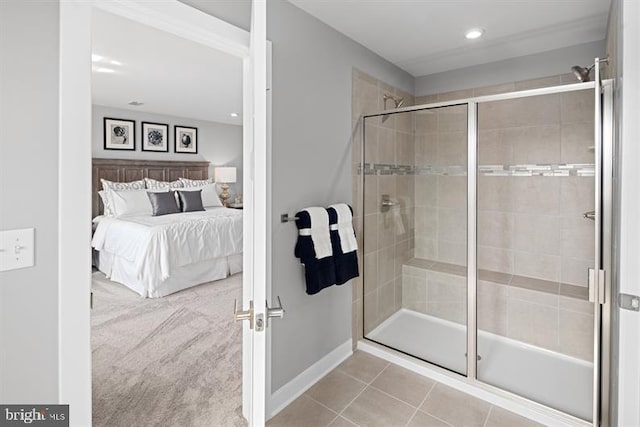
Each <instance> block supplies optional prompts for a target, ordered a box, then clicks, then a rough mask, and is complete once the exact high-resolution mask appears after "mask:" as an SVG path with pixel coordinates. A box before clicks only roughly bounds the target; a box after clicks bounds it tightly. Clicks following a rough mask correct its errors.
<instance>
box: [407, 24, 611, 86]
mask: <svg viewBox="0 0 640 427" xmlns="http://www.w3.org/2000/svg"><path fill="white" fill-rule="evenodd" d="M606 23H607V14H598V15H593V16H589V17H586V18H583V19H580V20H576V21H573V22H569V23H562V24H556V25H550V26H547V27H543V28H537V29H535V30H532V31H528V32H524V33H520V34H516V35H512V36H508V37H502V38H500V39H495V40H490V41H489V40H487V41H484V40H479V41H478V42H476V43H473V44H471V45H468V46H464V47H461V48H457V49H450V50H445V51H441V52H437V53H434V54H432V55H428V56H426V57H418V58H413V59H409V60H405V61H399V62H397V64H396V65H398V66H399V67H400V68H402V69H404V70H405V71H407V72H408V73H410V74H412V75H414V76H416V77H419V76H424V75H429V74H435V73H440V72H443V71H449V70H454V69H458V68H465V67H469V66H472V65H479V64H486V63H490V62H496V61H501V60H504V59H508V58H514V57H519V56H525V55H531V54H536V53H540V52H545V51H547V50H551V49H560V48H563V47H568V46H573V45H575V43H573V42H570V41H571V40H582V43H589V42H594V41H600V40H602V34H604V33H605V32H606ZM563 41H564V42H563Z"/></svg>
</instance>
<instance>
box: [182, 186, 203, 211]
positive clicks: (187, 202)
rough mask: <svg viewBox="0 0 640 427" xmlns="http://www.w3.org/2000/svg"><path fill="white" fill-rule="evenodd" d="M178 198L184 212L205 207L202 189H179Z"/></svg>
mask: <svg viewBox="0 0 640 427" xmlns="http://www.w3.org/2000/svg"><path fill="white" fill-rule="evenodd" d="M178 198H179V199H180V209H181V210H182V212H195V211H203V210H204V207H203V206H202V190H196V191H184V190H178Z"/></svg>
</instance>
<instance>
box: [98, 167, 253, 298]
mask: <svg viewBox="0 0 640 427" xmlns="http://www.w3.org/2000/svg"><path fill="white" fill-rule="evenodd" d="M208 168H209V163H208V162H172V161H150V160H122V159H118V160H110V159H93V214H94V218H97V220H95V224H94V234H93V239H92V247H93V248H94V250H95V251H96V253H95V256H94V259H95V260H96V267H98V269H99V270H100V271H102V272H103V273H104V274H105V275H106V276H107V277H108V278H110V279H111V280H112V281H115V282H118V283H121V284H123V285H125V286H127V287H128V288H129V289H131V290H133V291H134V292H136V293H138V294H139V295H141V296H142V297H146V298H159V297H163V296H166V295H169V294H172V293H174V292H178V291H180V290H183V289H186V288H189V287H192V286H195V285H198V284H201V283H206V282H210V281H214V280H220V279H223V278H226V277H228V276H229V275H230V274H235V273H238V272H240V271H242V211H240V210H236V209H228V208H224V207H207V208H206V209H205V211H198V212H184V213H176V214H170V215H162V216H155V217H154V216H151V215H150V214H132V215H125V216H121V217H108V216H104V215H103V210H104V206H103V204H102V201H101V199H100V197H99V196H98V191H99V190H101V189H102V185H101V179H106V180H109V181H113V182H119V183H126V182H131V181H136V180H140V179H143V178H151V179H156V180H158V181H175V180H176V179H177V178H179V177H185V178H189V179H206V178H207V177H208Z"/></svg>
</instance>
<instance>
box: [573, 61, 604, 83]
mask: <svg viewBox="0 0 640 427" xmlns="http://www.w3.org/2000/svg"><path fill="white" fill-rule="evenodd" d="M596 61H598V60H597V59H596ZM603 62H609V58H608V57H607V58H604V59H600V60H599V61H598V62H596V63H593V64H592V65H591V66H590V67H581V66H579V65H574V66H573V67H571V71H573V75H574V76H576V79H578V80H580V81H581V82H588V81H589V80H591V77H590V76H589V74H590V73H591V70H593V68H594V67H595V66H596V64H602V63H603Z"/></svg>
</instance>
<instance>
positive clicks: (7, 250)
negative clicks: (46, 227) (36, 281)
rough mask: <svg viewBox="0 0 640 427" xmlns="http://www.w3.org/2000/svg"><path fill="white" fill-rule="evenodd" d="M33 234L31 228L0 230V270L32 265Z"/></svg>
mask: <svg viewBox="0 0 640 427" xmlns="http://www.w3.org/2000/svg"><path fill="white" fill-rule="evenodd" d="M34 235H35V230H34V229H33V228H23V229H20V230H5V231H0V271H7V270H17V269H19V268H26V267H33V265H34V254H35V239H34Z"/></svg>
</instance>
